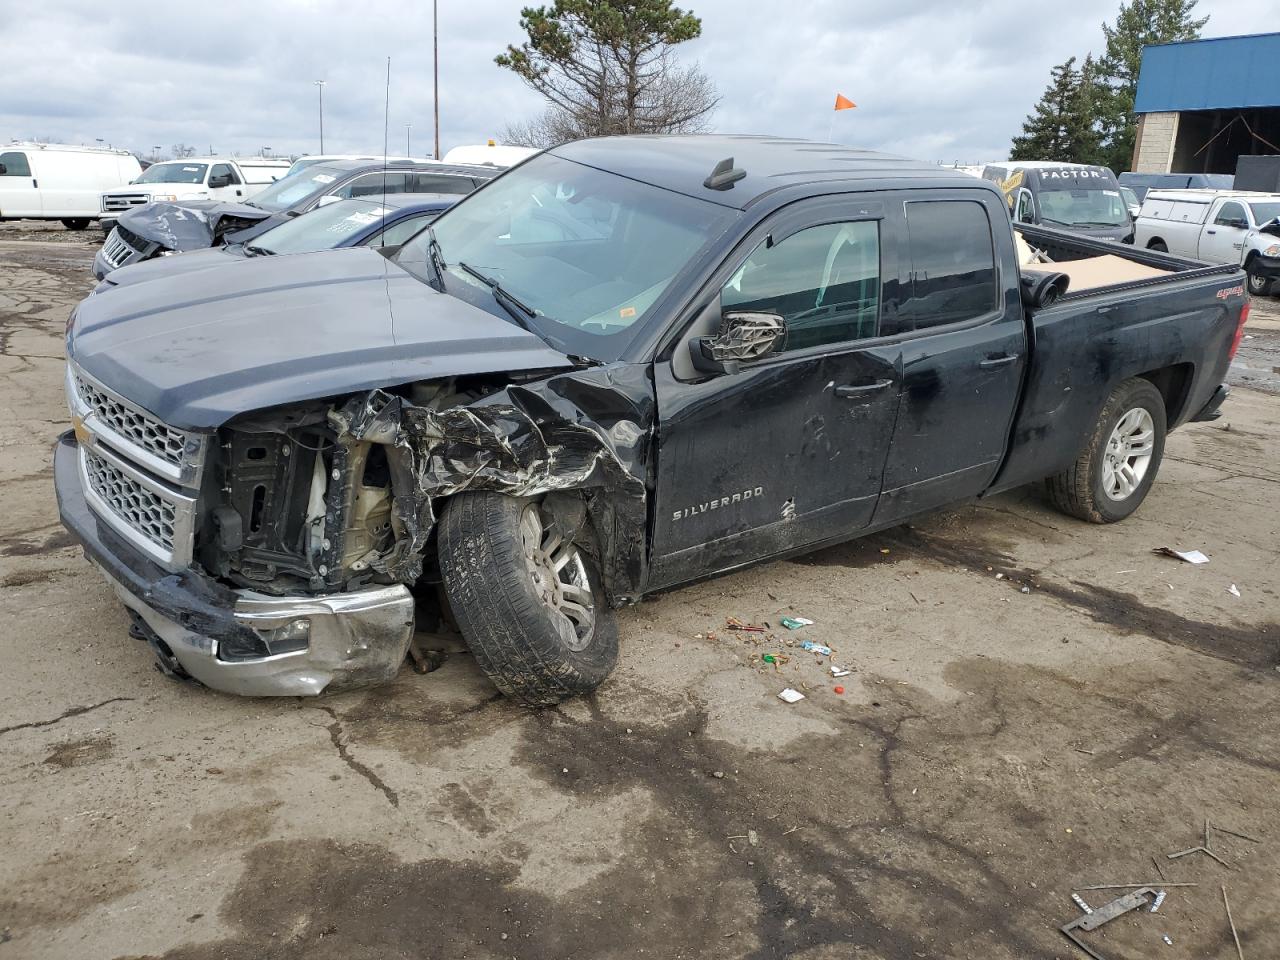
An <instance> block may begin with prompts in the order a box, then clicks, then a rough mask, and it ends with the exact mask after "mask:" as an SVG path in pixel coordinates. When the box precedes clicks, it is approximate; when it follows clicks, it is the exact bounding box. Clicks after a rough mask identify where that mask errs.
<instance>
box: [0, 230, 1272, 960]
mask: <svg viewBox="0 0 1280 960" xmlns="http://www.w3.org/2000/svg"><path fill="white" fill-rule="evenodd" d="M44 233H45V231H42V230H40V229H33V228H32V226H31V225H14V224H5V225H3V226H0V354H2V356H0V372H2V373H3V376H2V377H0V411H2V412H3V414H4V415H3V417H0V448H2V449H3V451H4V456H3V457H0V485H2V486H3V491H4V501H3V506H4V508H3V510H2V511H0V622H3V623H4V624H5V625H6V627H7V629H5V630H4V631H3V633H2V634H0V637H2V638H3V639H0V644H2V647H0V649H2V650H3V660H4V665H5V669H4V670H3V671H2V672H0V747H3V756H4V758H5V763H4V765H3V770H2V771H0V776H2V778H3V781H2V782H3V785H2V787H0V847H2V848H3V850H4V856H3V858H2V859H0V960H3V958H23V960H28V958H29V960H39V958H87V960H98V958H111V957H141V956H147V957H153V956H154V957H159V956H162V957H166V958H210V960H212V958H244V960H249V958H253V960H262V958H274V957H281V958H294V957H297V958H301V957H306V958H309V960H312V958H318V960H326V958H334V960H338V958H341V960H352V958H371V960H372V958H378V960H382V958H390V957H467V958H470V957H475V958H499V957H518V958H531V960H533V958H570V957H583V958H586V957H591V958H622V957H638V956H646V957H660V958H666V960H670V958H681V957H688V958H694V957H696V958H730V957H756V958H774V957H802V958H806V960H835V958H841V960H843V958H858V960H899V958H901V960H911V958H922V957H929V958H934V957H974V958H982V960H1003V958H1008V960H1014V958H1017V960H1026V958H1032V957H1035V958H1047V957H1061V958H1066V957H1074V956H1078V955H1079V954H1078V953H1077V952H1075V951H1074V949H1073V948H1071V947H1070V946H1069V945H1068V944H1067V943H1066V941H1065V940H1064V939H1063V938H1062V936H1061V935H1060V934H1059V933H1058V931H1057V927H1058V926H1059V925H1061V924H1063V923H1065V922H1066V921H1068V920H1070V919H1073V918H1074V917H1076V916H1078V913H1079V911H1078V910H1077V908H1076V907H1075V906H1074V905H1073V904H1072V902H1071V900H1070V899H1069V895H1070V893H1071V892H1072V891H1073V890H1078V889H1079V888H1080V887H1082V886H1086V885H1091V884H1106V883H1129V882H1138V881H1147V880H1158V879H1160V877H1159V875H1158V874H1157V873H1156V871H1157V870H1160V871H1162V872H1163V873H1164V875H1165V879H1167V880H1169V881H1181V882H1195V883H1198V884H1199V885H1198V886H1194V887H1169V888H1168V899H1167V900H1166V901H1165V904H1164V906H1163V907H1162V908H1161V910H1160V912H1159V913H1157V914H1154V915H1153V914H1149V913H1145V912H1144V913H1141V914H1139V913H1132V914H1129V915H1127V916H1125V917H1124V918H1123V919H1120V920H1116V921H1114V922H1112V923H1111V924H1108V925H1107V926H1106V927H1105V928H1103V929H1102V930H1101V931H1098V932H1097V933H1095V934H1091V935H1089V936H1090V937H1091V941H1090V942H1091V943H1093V944H1094V945H1095V946H1096V947H1097V948H1098V949H1099V950H1100V951H1101V952H1103V953H1104V954H1105V955H1106V956H1108V957H1109V958H1124V957H1139V956H1142V957H1147V956H1157V955H1158V956H1161V957H1168V958H1197V960H1202V958H1228V957H1234V956H1235V955H1236V954H1235V947H1234V945H1232V942H1231V934H1230V931H1229V929H1228V926H1227V919H1226V914H1225V912H1224V910H1223V903H1222V893H1221V890H1220V886H1221V885H1222V884H1224V883H1225V884H1227V886H1228V891H1229V894H1230V898H1231V908H1232V913H1233V916H1234V918H1235V924H1236V927H1237V928H1238V930H1239V932H1240V937H1241V941H1242V944H1243V947H1244V954H1245V956H1247V957H1249V958H1250V960H1253V958H1261V957H1265V956H1271V955H1273V954H1274V951H1275V944H1276V943H1277V942H1280V911H1277V910H1276V908H1275V904H1276V902H1277V898H1278V897H1280V819H1278V818H1277V817H1276V813H1275V810H1276V805H1275V797H1276V795H1277V793H1276V791H1277V789H1278V788H1280V760H1278V759H1277V757H1276V750H1275V748H1276V744H1277V743H1280V709H1278V708H1280V673H1277V669H1276V667H1277V662H1278V659H1280V599H1278V598H1277V589H1278V588H1280V564H1277V563H1276V543H1277V537H1278V535H1280V519H1278V518H1280V513H1278V511H1277V509H1276V507H1277V503H1278V500H1280V498H1278V497H1277V493H1278V492H1280V486H1277V485H1278V484H1280V466H1277V464H1280V396H1277V395H1276V391H1277V389H1280V387H1278V385H1277V377H1276V373H1277V366H1280V310H1277V309H1276V304H1277V301H1274V300H1272V301H1268V302H1266V303H1263V302H1259V303H1258V304H1256V305H1255V310H1254V322H1253V323H1252V324H1251V326H1250V329H1249V333H1250V335H1251V336H1252V337H1253V339H1251V340H1249V341H1246V343H1245V345H1244V349H1243V350H1242V353H1241V357H1240V360H1239V362H1238V364H1237V366H1236V368H1235V369H1234V370H1233V379H1234V380H1235V381H1236V382H1237V383H1238V384H1247V386H1241V387H1238V388H1237V389H1236V390H1235V392H1234V393H1233V395H1232V398H1231V399H1230V400H1229V401H1228V404H1227V406H1226V407H1225V416H1224V417H1223V418H1222V419H1221V420H1219V421H1217V422H1216V423H1212V424H1199V425H1194V426H1191V427H1188V428H1185V429H1183V430H1181V431H1179V432H1178V433H1176V434H1174V435H1173V437H1172V438H1171V439H1170V442H1169V445H1168V450H1167V454H1166V460H1165V464H1164V468H1163V470H1162V472H1161V476H1160V480H1159V482H1158V483H1157V485H1156V487H1155V489H1154V490H1153V492H1152V495H1151V496H1150V498H1149V499H1148V500H1147V502H1146V504H1145V505H1144V506H1143V507H1142V509H1141V510H1140V511H1139V513H1138V515H1137V516H1135V517H1134V518H1131V519H1130V520H1129V521H1127V522H1125V523H1123V524H1119V525H1116V526H1111V527H1105V528H1103V527H1094V526H1088V525H1084V524H1080V523H1078V522H1075V521H1073V520H1070V519H1067V518H1065V517H1063V516H1061V515H1059V514H1057V513H1055V512H1053V511H1052V510H1050V509H1049V508H1048V507H1047V506H1045V505H1044V503H1043V502H1042V501H1041V499H1040V498H1039V495H1038V493H1037V492H1036V491H1034V490H1027V491H1021V492H1018V493H1015V494H1013V495H1006V496H1001V497H998V498H995V499H992V500H990V501H985V502H983V503H980V504H976V505H966V506H963V507H959V508H957V509H954V510H950V511H946V512H942V513H938V514H934V515H931V516H928V517H926V518H923V519H920V520H918V521H916V522H914V523H912V524H911V525H909V526H904V527H900V528H897V529H895V530H892V531H889V532H886V533H884V534H880V535H877V536H874V537H871V538H869V539H867V540H863V541H858V542H854V543H852V544H849V545H845V546H841V547H835V548H831V549H828V550H824V551H822V552H819V553H815V554H812V555H809V556H807V557H803V558H800V559H799V560H796V561H789V562H781V563H774V564H769V565H767V566H762V567H759V568H756V569H753V570H750V571H747V572H744V573H739V574H736V575H734V576H731V577H726V578H723V579H720V580H716V581H712V582H709V583H705V584H701V585H699V586H695V587H691V588H688V589H684V590H678V591H673V592H670V593H668V594H665V595H663V596H660V597H657V598H654V599H651V600H649V601H647V602H645V603H643V604H641V605H639V606H638V607H635V608H632V609H629V610H627V611H624V612H623V613H622V615H621V634H622V659H621V663H620V666H619V669H618V671H617V673H616V674H615V676H614V677H613V678H612V679H611V680H610V681H609V682H608V683H606V684H605V686H604V687H603V688H602V689H601V690H600V691H599V692H598V694H597V695H596V696H594V697H592V698H591V699H589V700H583V701H579V702H574V703H569V704H566V705H564V706H563V707H562V708H560V709H556V710H548V711H543V712H540V713H534V712H529V711H526V710H523V709H521V708H519V707H516V706H513V705H512V704H510V703H508V702H506V701H504V700H502V699H501V698H499V697H497V696H496V695H495V693H494V691H493V690H492V688H491V687H489V686H488V685H487V683H486V682H485V680H484V678H483V676H481V675H480V673H479V671H478V670H477V669H476V668H475V666H474V664H473V663H472V662H471V660H470V659H469V658H468V657H467V656H466V655H465V654H454V655H452V656H451V657H450V659H449V660H448V661H447V663H446V664H445V665H444V667H443V668H442V669H440V670H439V671H437V672H435V673H432V674H429V675H426V676H419V675H416V674H414V673H413V672H411V671H409V670H407V669H406V670H404V671H402V673H401V675H400V677H399V678H398V680H397V681H396V682H395V683H394V684H392V685H391V686H389V687H387V688H384V689H379V690H374V691H366V692H359V693H352V694H345V695H340V696H330V697H324V698H321V699H318V700H305V701H304V700H289V701H262V700H259V701H249V700H236V699H231V698H228V697H224V696H220V695H217V694H213V693H210V692H208V691H205V690H202V689H200V688H196V687H192V686H186V685H181V684H177V683H174V682H171V681H169V680H166V679H165V678H164V677H162V676H161V675H160V674H158V673H157V672H156V671H155V670H154V669H153V666H152V660H151V655H150V653H149V652H148V650H147V648H146V646H145V645H144V644H142V643H139V642H137V641H135V640H131V639H130V638H129V637H128V635H127V632H126V618H125V616H124V614H123V612H122V610H121V608H120V607H119V605H118V604H117V603H116V602H115V600H114V599H113V597H112V596H110V595H109V593H108V591H107V589H106V587H105V586H104V584H103V582H102V580H101V578H100V577H99V576H98V575H97V574H96V572H95V571H93V570H92V569H91V568H90V567H89V565H88V564H87V563H86V562H85V561H84V559H83V558H82V557H81V556H80V553H79V551H78V550H77V549H76V548H74V547H73V546H72V545H71V543H70V541H69V539H68V538H67V536H66V535H65V534H64V533H63V531H62V528H61V527H60V526H59V525H58V523H57V518H56V510H55V504H54V498H53V491H52V473H51V467H50V460H51V457H50V447H51V445H52V443H53V440H54V438H55V437H56V436H57V435H58V433H60V432H61V431H62V430H63V429H65V422H66V409H65V406H64V403H63V399H62V371H63V361H62V344H61V336H62V329H63V324H64V322H65V319H66V316H67V314H68V312H69V310H70V307H71V306H72V304H74V302H75V301H76V300H77V299H78V298H79V297H81V296H83V295H84V294H85V293H86V292H87V291H88V290H89V288H90V286H91V281H90V279H89V275H88V267H89V263H90V260H91V257H92V252H93V246H92V243H91V241H93V240H96V239H97V235H96V232H90V233H88V234H80V235H68V234H66V233H65V231H62V230H61V228H55V229H53V230H51V231H47V233H48V236H47V237H45V236H43V234H44ZM1257 388H1261V389H1257ZM1268 391H1270V392H1268ZM762 455H767V454H762ZM1163 545H1169V546H1173V547H1179V548H1183V549H1187V548H1199V549H1203V550H1204V551H1205V552H1206V553H1207V554H1209V555H1210V557H1211V558H1212V560H1211V562H1210V563H1209V564H1208V565H1205V566H1192V565H1189V564H1184V563H1181V562H1179V561H1176V560H1172V559H1168V558H1164V557H1160V556H1156V555H1154V554H1153V553H1152V548H1155V547H1160V546H1163ZM1232 584H1235V585H1237V587H1238V589H1239V592H1240V596H1239V597H1236V596H1234V595H1232V594H1231V593H1230V592H1229V587H1230V586H1231V585H1232ZM1024 586H1025V587H1026V588H1027V590H1028V591H1029V592H1026V593H1024V592H1022V588H1023V587H1024ZM788 613H794V614H800V615H803V616H807V617H809V618H811V619H813V620H815V621H816V625H815V626H813V627H811V628H809V629H808V630H807V631H804V632H801V633H799V634H797V635H790V636H801V637H812V638H813V639H815V640H819V641H821V642H823V643H827V644H830V645H831V646H832V647H834V648H836V650H837V652H838V659H839V660H841V661H842V662H844V663H845V664H847V665H848V666H849V667H850V668H851V669H852V670H853V671H854V672H853V673H852V674H851V675H850V676H848V677H846V678H844V679H843V681H840V682H841V683H842V684H843V686H844V688H845V692H844V694H843V695H839V694H836V693H835V692H834V691H833V687H832V681H831V679H830V678H829V677H827V676H826V675H825V674H824V668H823V667H822V665H821V664H819V663H818V662H817V661H816V660H815V659H812V658H811V655H805V654H801V653H800V652H799V651H798V650H791V651H788V652H790V653H791V654H792V660H791V662H790V663H788V664H786V665H785V666H784V667H782V668H781V669H779V670H778V671H776V672H775V670H774V669H773V668H772V667H765V666H762V665H760V664H759V662H758V658H757V659H756V660H753V655H756V654H759V653H762V652H765V651H768V650H778V651H783V650H786V648H785V647H783V646H781V644H780V641H775V642H770V643H761V644H755V643H752V642H751V640H750V639H747V640H743V639H741V638H740V637H739V636H737V635H735V634H732V633H729V632H726V631H725V630H724V629H723V627H724V623H725V619H726V618H727V617H730V616H736V617H739V618H741V619H743V620H747V621H769V622H770V623H771V624H773V625H774V626H776V625H777V620H778V617H779V616H782V615H785V614H788ZM778 633H779V634H786V633H787V631H784V630H779V631H778ZM788 685H789V686H794V687H799V688H801V689H804V690H805V691H806V692H807V694H808V698H807V699H806V700H804V701H802V702H800V703H798V704H795V705H790V706H789V705H786V704H784V703H782V702H780V701H779V700H778V699H777V698H776V694H777V692H778V691H779V690H780V689H781V688H782V687H784V686H788ZM1206 817H1208V818H1210V819H1211V820H1212V822H1213V823H1214V824H1216V825H1220V826H1222V827H1226V828H1230V829H1232V830H1235V831H1238V832H1242V833H1245V834H1248V835H1250V836H1252V837H1254V838H1256V839H1257V840H1259V841H1261V842H1260V843H1252V842H1249V841H1247V840H1244V839H1242V838H1239V837H1236V836H1232V835H1229V834H1226V833H1219V832H1215V833H1214V834H1213V836H1212V838H1211V843H1210V846H1211V848H1212V849H1213V851H1214V852H1215V853H1216V854H1218V855H1219V856H1220V857H1221V858H1222V859H1223V860H1225V861H1227V863H1228V864H1230V866H1229V867H1226V866H1223V865H1221V864H1219V863H1218V862H1216V861H1214V860H1212V859H1210V858H1209V857H1207V856H1205V855H1204V854H1192V855H1190V856H1188V857H1185V858H1182V859H1178V860H1173V861H1170V860H1167V859H1165V854H1166V853H1168V852H1170V851H1177V850H1182V849H1185V848H1188V847H1193V846H1196V845H1198V844H1199V843H1200V842H1201V839H1202V837H1201V834H1202V831H1203V829H1204V821H1205V818H1206ZM1153 858H1154V860H1153ZM1119 892H1120V891H1091V892H1086V893H1084V894H1083V895H1084V897H1085V898H1086V899H1087V900H1088V901H1089V902H1090V903H1091V904H1093V905H1094V906H1097V905H1100V904H1101V903H1103V902H1105V901H1106V900H1107V899H1110V897H1111V896H1113V895H1118V893H1119ZM1164 935H1168V936H1169V938H1170V939H1171V940H1172V943H1173V945H1172V946H1167V945H1166V944H1165V943H1163V942H1162V940H1161V938H1162V936H1164Z"/></svg>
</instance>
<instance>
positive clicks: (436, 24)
mask: <svg viewBox="0 0 1280 960" xmlns="http://www.w3.org/2000/svg"><path fill="white" fill-rule="evenodd" d="M431 96H432V97H433V99H434V100H435V124H436V149H435V153H433V154H432V155H431V156H432V157H434V158H435V159H436V160H439V159H440V17H439V2H438V0H431Z"/></svg>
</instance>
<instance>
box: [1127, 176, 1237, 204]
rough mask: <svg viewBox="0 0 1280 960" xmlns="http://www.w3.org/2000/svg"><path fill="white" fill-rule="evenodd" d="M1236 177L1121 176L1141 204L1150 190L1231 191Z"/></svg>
mask: <svg viewBox="0 0 1280 960" xmlns="http://www.w3.org/2000/svg"><path fill="white" fill-rule="evenodd" d="M1234 181H1235V177H1233V176H1232V175H1231V174H1229V173H1135V172H1134V171H1131V170H1130V171H1126V172H1124V173H1122V174H1120V185H1121V186H1122V187H1128V188H1129V189H1131V190H1132V191H1133V193H1134V195H1135V196H1136V197H1137V198H1138V200H1139V202H1141V201H1143V200H1145V199H1146V198H1147V191H1148V190H1231V189H1232V188H1233V187H1234Z"/></svg>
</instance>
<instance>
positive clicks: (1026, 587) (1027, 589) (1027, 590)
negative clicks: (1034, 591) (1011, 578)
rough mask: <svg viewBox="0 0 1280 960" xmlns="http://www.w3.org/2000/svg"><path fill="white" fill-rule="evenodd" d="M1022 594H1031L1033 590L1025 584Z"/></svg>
mask: <svg viewBox="0 0 1280 960" xmlns="http://www.w3.org/2000/svg"><path fill="white" fill-rule="evenodd" d="M1021 592H1022V593H1030V592H1031V588H1030V587H1028V586H1027V585H1026V584H1025V583H1024V584H1023V585H1022V591H1021Z"/></svg>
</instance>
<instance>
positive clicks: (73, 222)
mask: <svg viewBox="0 0 1280 960" xmlns="http://www.w3.org/2000/svg"><path fill="white" fill-rule="evenodd" d="M62 225H63V226H64V227H66V228H67V229H68V230H75V231H76V232H79V231H81V230H85V229H87V228H88V226H89V218H88V217H74V218H72V219H70V220H63V221H62Z"/></svg>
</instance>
